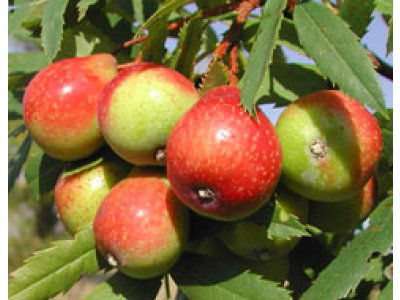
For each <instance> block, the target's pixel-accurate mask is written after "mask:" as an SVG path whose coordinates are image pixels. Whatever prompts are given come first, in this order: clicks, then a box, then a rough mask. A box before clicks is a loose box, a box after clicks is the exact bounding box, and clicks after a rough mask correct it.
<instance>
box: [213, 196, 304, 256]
mask: <svg viewBox="0 0 400 300" xmlns="http://www.w3.org/2000/svg"><path fill="white" fill-rule="evenodd" d="M275 203H276V204H275V208H274V211H273V216H272V219H274V220H276V221H283V222H284V221H286V220H287V219H288V218H289V217H290V215H289V214H292V215H295V216H297V217H298V219H299V221H300V222H302V223H303V224H305V223H307V218H308V201H307V200H305V199H303V198H301V197H300V196H298V195H295V194H293V193H291V192H289V191H287V190H284V189H279V191H277V195H276V198H275ZM278 207H279V209H278ZM265 209H268V207H267V208H265ZM257 214H259V215H263V214H264V212H263V211H261V212H259V213H257ZM270 217H271V216H270ZM267 219H268V217H265V218H264V220H267ZM220 237H221V239H222V241H223V242H224V243H225V245H226V246H227V247H228V248H229V250H231V251H232V252H233V253H235V254H236V255H238V256H241V257H244V258H247V259H251V260H261V261H266V260H269V259H271V258H272V257H278V256H283V255H286V254H287V253H288V252H290V251H291V250H292V249H293V248H294V247H295V246H296V245H297V243H298V242H299V240H300V238H298V237H292V238H289V239H283V238H272V239H271V238H268V233H267V226H266V225H265V224H261V223H260V222H257V221H256V220H254V219H253V220H252V219H251V218H250V219H247V220H244V221H240V222H237V223H235V224H233V225H231V226H228V227H227V228H225V229H224V230H223V231H222V232H221V234H220Z"/></svg>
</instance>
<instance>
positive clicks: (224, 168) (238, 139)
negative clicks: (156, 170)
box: [167, 86, 281, 221]
mask: <svg viewBox="0 0 400 300" xmlns="http://www.w3.org/2000/svg"><path fill="white" fill-rule="evenodd" d="M280 171H281V147H280V143H279V141H278V137H277V135H276V133H275V130H274V128H273V126H272V125H271V123H270V122H269V120H268V119H267V117H266V116H265V115H264V114H263V113H262V112H261V111H260V110H257V118H252V117H250V116H249V115H248V113H247V112H246V111H245V110H244V109H243V107H242V106H241V104H240V90H239V89H238V88H236V87H231V86H223V87H217V88H215V89H213V90H211V91H210V92H208V93H207V94H206V95H205V96H204V97H203V98H202V99H201V100H200V101H199V102H198V103H197V104H196V105H195V106H193V107H192V108H191V109H190V110H189V111H188V112H187V113H186V114H185V115H184V116H183V118H182V119H181V120H180V121H179V122H178V124H177V125H176V126H175V128H174V129H173V131H172V133H171V135H170V137H169V139H168V143H167V176H168V179H169V180H170V182H171V187H172V189H173V190H174V192H175V194H176V195H177V196H178V198H179V199H180V200H181V201H182V202H183V203H185V204H186V205H187V206H189V207H190V208H191V209H193V210H194V211H196V212H197V213H199V214H201V215H204V216H207V217H210V218H213V219H217V220H224V221H233V220H238V219H241V218H245V217H247V216H249V215H250V214H252V213H254V212H255V211H256V210H258V209H259V208H260V207H261V206H262V205H264V204H265V203H266V202H267V201H268V199H269V197H270V195H271V194H272V192H273V190H274V188H275V186H276V184H277V182H278V180H279V176H280Z"/></svg>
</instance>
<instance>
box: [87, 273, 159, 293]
mask: <svg viewBox="0 0 400 300" xmlns="http://www.w3.org/2000/svg"><path fill="white" fill-rule="evenodd" d="M160 286H161V280H160V279H159V278H155V279H149V280H137V279H134V278H131V277H128V276H125V275H124V274H122V273H121V272H117V273H116V274H114V275H113V276H112V277H111V278H110V279H109V280H107V281H106V282H103V283H101V284H99V285H98V286H97V287H96V288H95V289H94V290H93V291H92V292H90V293H89V294H88V295H86V297H84V298H83V300H123V299H130V300H147V299H149V300H150V299H155V298H156V295H157V293H158V290H159V289H160Z"/></svg>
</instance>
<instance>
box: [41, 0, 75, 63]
mask: <svg viewBox="0 0 400 300" xmlns="http://www.w3.org/2000/svg"><path fill="white" fill-rule="evenodd" d="M67 4H68V0H52V1H48V2H46V4H45V6H44V9H43V16H42V23H41V24H42V45H43V49H44V53H45V54H46V56H47V57H48V58H49V59H50V60H53V58H54V57H55V56H56V54H57V52H58V50H60V47H61V39H62V33H63V26H64V13H65V10H66V8H67Z"/></svg>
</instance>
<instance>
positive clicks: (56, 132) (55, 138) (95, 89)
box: [23, 54, 117, 160]
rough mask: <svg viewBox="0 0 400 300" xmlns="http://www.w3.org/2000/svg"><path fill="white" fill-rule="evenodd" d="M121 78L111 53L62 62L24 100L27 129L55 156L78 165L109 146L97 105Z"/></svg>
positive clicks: (38, 76)
mask: <svg viewBox="0 0 400 300" xmlns="http://www.w3.org/2000/svg"><path fill="white" fill-rule="evenodd" d="M116 74H117V68H116V61H115V59H114V57H113V56H111V55H109V54H96V55H91V56H87V57H76V58H68V59H64V60H60V61H58V62H56V63H54V64H52V65H50V66H48V67H47V68H45V69H43V70H42V71H40V72H39V73H37V74H36V76H35V77H34V78H33V79H32V81H31V82H30V83H29V85H28V87H27V88H26V91H25V94H24V98H23V114H24V121H25V125H26V127H27V128H28V130H29V133H30V134H31V136H32V137H33V139H34V140H35V142H36V143H37V144H38V145H39V146H40V147H41V148H42V149H43V150H44V151H45V152H46V153H47V154H49V155H50V156H52V157H55V158H58V159H62V160H77V159H80V158H84V157H86V156H88V155H90V154H92V153H93V152H95V151H96V150H97V149H98V148H99V147H100V146H101V145H102V143H103V139H102V137H101V135H100V130H99V128H98V123H97V102H98V100H99V96H100V94H101V92H102V90H103V88H104V86H105V85H106V84H107V83H108V82H109V81H110V80H111V79H112V78H114V76H115V75H116Z"/></svg>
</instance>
